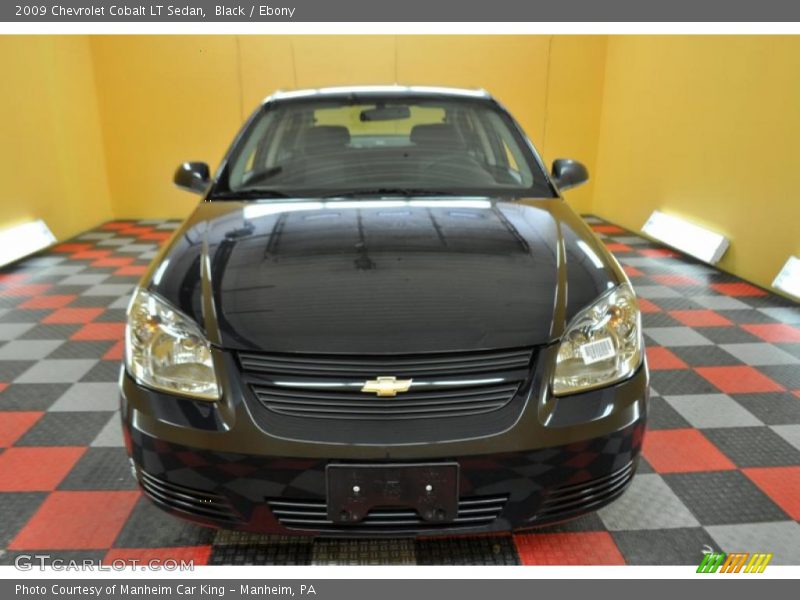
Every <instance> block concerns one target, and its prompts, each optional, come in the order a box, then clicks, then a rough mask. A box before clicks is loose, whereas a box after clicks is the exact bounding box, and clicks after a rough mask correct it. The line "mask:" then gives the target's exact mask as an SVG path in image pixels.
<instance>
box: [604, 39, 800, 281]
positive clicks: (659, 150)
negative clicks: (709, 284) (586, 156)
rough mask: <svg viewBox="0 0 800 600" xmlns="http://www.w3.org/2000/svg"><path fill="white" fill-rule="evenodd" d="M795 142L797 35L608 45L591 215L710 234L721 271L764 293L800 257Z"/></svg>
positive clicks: (799, 72) (798, 122) (799, 97)
mask: <svg viewBox="0 0 800 600" xmlns="http://www.w3.org/2000/svg"><path fill="white" fill-rule="evenodd" d="M798 139H800V37H772V36H769V37H758V36H742V37H720V36H713V37H711V36H708V37H706V36H702V37H672V36H633V37H629V36H623V37H612V38H611V39H610V40H609V44H608V55H607V63H606V78H605V96H604V100H603V119H602V126H601V134H600V152H599V159H598V168H597V172H598V178H597V181H596V185H595V195H594V200H593V204H594V212H596V213H597V214H599V215H601V216H603V217H606V218H608V219H610V220H611V221H615V222H617V223H620V224H622V225H624V226H626V227H628V228H631V229H634V230H637V229H639V228H640V227H641V226H642V225H643V223H644V221H645V220H646V218H647V216H648V215H649V214H650V213H651V212H652V211H653V210H654V209H661V210H663V211H664V212H668V213H672V214H675V215H678V216H682V217H686V218H687V219H690V220H692V221H694V222H696V223H698V224H700V225H705V226H707V227H708V228H710V229H713V230H715V231H718V232H720V233H723V234H725V235H726V236H728V237H729V238H730V240H731V247H730V248H729V250H728V253H727V255H726V256H725V258H724V259H723V260H722V262H721V264H720V266H721V267H722V268H723V269H726V270H729V271H731V272H733V273H736V274H738V275H740V276H742V277H744V278H746V279H749V280H751V281H754V282H756V283H759V284H761V285H763V286H766V287H769V285H770V283H771V282H772V279H773V278H774V277H775V275H776V274H777V273H778V271H779V269H780V267H781V266H782V265H783V263H784V262H785V261H786V259H787V258H788V257H789V255H791V254H794V255H800V200H798V195H799V194H800V192H798V183H797V175H798V172H800V150H798V141H797V140H798Z"/></svg>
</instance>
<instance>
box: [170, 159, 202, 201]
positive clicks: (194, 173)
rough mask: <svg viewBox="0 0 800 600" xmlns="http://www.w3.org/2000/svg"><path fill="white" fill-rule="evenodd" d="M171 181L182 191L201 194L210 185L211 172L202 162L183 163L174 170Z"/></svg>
mask: <svg viewBox="0 0 800 600" xmlns="http://www.w3.org/2000/svg"><path fill="white" fill-rule="evenodd" d="M172 181H174V182H175V185H177V186H178V187H179V188H181V189H182V190H186V191H187V192H194V193H195V194H202V193H204V192H205V191H206V188H208V186H209V184H210V183H211V172H210V171H209V169H208V165H207V164H206V163H204V162H185V163H181V164H180V166H179V167H178V168H177V169H176V170H175V175H174V176H173V178H172Z"/></svg>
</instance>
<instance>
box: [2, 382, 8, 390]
mask: <svg viewBox="0 0 800 600" xmlns="http://www.w3.org/2000/svg"><path fill="white" fill-rule="evenodd" d="M7 387H8V384H7V383H0V392H2V391H3V390H4V389H6V388H7Z"/></svg>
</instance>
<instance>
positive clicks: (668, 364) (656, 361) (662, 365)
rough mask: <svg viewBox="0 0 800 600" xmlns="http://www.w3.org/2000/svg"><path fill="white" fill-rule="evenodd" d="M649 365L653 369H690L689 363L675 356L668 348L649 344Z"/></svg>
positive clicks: (647, 350)
mask: <svg viewBox="0 0 800 600" xmlns="http://www.w3.org/2000/svg"><path fill="white" fill-rule="evenodd" d="M646 352H647V365H648V366H649V367H650V370H651V371H666V370H670V369H688V368H689V365H687V364H686V363H685V362H683V361H682V360H681V359H680V358H678V357H677V356H675V355H674V354H673V353H672V352H670V351H669V350H668V349H667V348H660V347H658V346H655V347H653V346H648V347H647V349H646Z"/></svg>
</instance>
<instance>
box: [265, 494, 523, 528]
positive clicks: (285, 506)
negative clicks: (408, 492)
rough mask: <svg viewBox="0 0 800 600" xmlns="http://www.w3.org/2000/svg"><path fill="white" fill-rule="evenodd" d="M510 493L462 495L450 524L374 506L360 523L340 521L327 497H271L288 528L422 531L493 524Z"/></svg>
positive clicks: (274, 509) (403, 510) (406, 510)
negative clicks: (331, 511)
mask: <svg viewBox="0 0 800 600" xmlns="http://www.w3.org/2000/svg"><path fill="white" fill-rule="evenodd" d="M507 501H508V496H507V495H502V496H479V497H473V498H461V499H460V500H459V501H458V517H456V519H455V520H454V521H450V522H447V523H431V522H428V521H423V520H422V519H421V518H420V517H419V515H418V514H417V511H415V510H413V509H409V508H374V509H372V510H371V511H369V513H368V514H367V516H366V517H364V519H362V520H361V521H360V522H358V523H353V524H340V523H334V522H333V521H330V520H329V519H328V507H327V504H326V502H325V501H324V500H294V499H292V500H289V499H285V498H276V499H273V500H268V501H267V502H268V503H269V507H270V509H271V510H272V514H274V515H275V517H276V518H277V519H278V521H279V522H280V524H281V525H283V526H284V527H286V528H288V529H307V530H313V531H322V530H326V529H337V530H346V531H375V532H380V531H392V532H397V531H404V530H409V531H419V530H423V529H451V528H454V527H482V526H485V525H489V524H490V523H492V521H494V520H495V519H496V518H497V517H499V516H500V513H501V512H502V511H503V507H504V506H505V504H506V502H507Z"/></svg>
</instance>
